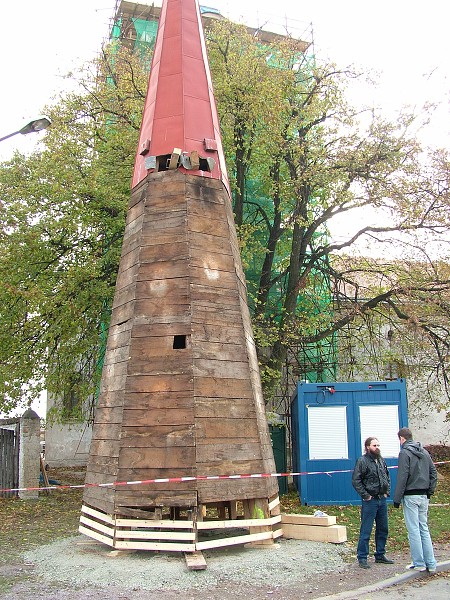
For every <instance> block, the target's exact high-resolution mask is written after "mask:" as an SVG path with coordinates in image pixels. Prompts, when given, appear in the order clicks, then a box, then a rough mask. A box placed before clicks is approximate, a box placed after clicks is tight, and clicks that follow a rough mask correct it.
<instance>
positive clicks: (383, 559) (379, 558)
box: [375, 554, 394, 565]
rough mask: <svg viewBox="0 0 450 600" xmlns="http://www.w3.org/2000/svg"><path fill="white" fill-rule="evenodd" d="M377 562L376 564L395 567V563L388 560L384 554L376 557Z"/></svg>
mask: <svg viewBox="0 0 450 600" xmlns="http://www.w3.org/2000/svg"><path fill="white" fill-rule="evenodd" d="M375 562H376V563H383V564H384V565H393V564H394V561H393V560H390V559H389V558H386V556H385V555H384V554H383V556H375Z"/></svg>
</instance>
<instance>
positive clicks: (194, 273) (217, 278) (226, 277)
mask: <svg viewBox="0 0 450 600" xmlns="http://www.w3.org/2000/svg"><path fill="white" fill-rule="evenodd" d="M189 273H190V276H191V280H192V282H193V283H194V284H203V285H205V284H207V285H210V286H211V287H219V288H224V289H232V290H234V289H236V277H235V275H234V272H231V271H222V270H220V269H216V268H214V267H213V266H212V265H211V263H206V264H205V266H204V267H196V266H194V265H192V266H191V268H190V270H189Z"/></svg>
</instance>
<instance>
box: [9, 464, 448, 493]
mask: <svg viewBox="0 0 450 600" xmlns="http://www.w3.org/2000/svg"><path fill="white" fill-rule="evenodd" d="M434 464H435V465H445V464H450V460H446V461H441V462H436V463H434ZM397 468H398V467H397V465H394V466H390V467H388V469H397ZM352 472H353V469H341V470H336V471H290V472H289V473H251V474H241V475H197V476H185V477H162V478H158V479H141V480H135V481H113V482H110V483H82V484H79V485H51V486H46V487H27V488H8V489H2V488H0V492H32V491H36V490H39V491H46V490H75V489H84V488H111V487H120V486H131V485H147V484H150V483H184V482H188V481H219V480H223V479H264V478H269V477H302V476H305V475H327V476H328V477H332V476H333V475H335V474H338V473H352Z"/></svg>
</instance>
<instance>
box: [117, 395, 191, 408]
mask: <svg viewBox="0 0 450 600" xmlns="http://www.w3.org/2000/svg"><path fill="white" fill-rule="evenodd" d="M123 403H124V406H125V408H127V409H141V410H153V409H155V408H165V409H171V408H176V409H184V408H194V407H195V405H196V403H195V400H194V396H193V394H192V391H191V392H189V391H186V392H184V391H174V392H154V393H153V392H148V393H147V392H145V391H143V392H141V393H136V392H128V391H127V392H125V395H124V398H123Z"/></svg>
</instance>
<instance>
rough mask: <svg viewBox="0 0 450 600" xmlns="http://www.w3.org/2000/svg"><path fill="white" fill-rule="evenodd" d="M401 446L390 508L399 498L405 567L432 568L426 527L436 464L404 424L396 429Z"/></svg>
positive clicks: (433, 564) (420, 569)
mask: <svg viewBox="0 0 450 600" xmlns="http://www.w3.org/2000/svg"><path fill="white" fill-rule="evenodd" d="M397 435H398V439H399V440H400V444H401V446H402V448H401V450H400V454H399V455H398V473H397V484H396V486H395V492H394V507H395V508H398V507H399V506H400V502H402V501H403V514H404V517H405V524H406V529H407V530H408V539H409V548H410V552H411V559H412V563H411V564H410V565H409V566H408V568H409V569H416V570H419V571H428V572H429V573H434V572H435V571H436V559H435V558H434V552H433V543H432V541H431V536H430V532H429V530H428V502H429V498H430V496H431V495H432V494H433V493H434V490H435V489H436V484H437V471H436V467H435V466H434V464H433V461H432V460H431V457H430V455H429V454H428V452H427V451H426V450H425V448H423V447H422V445H421V444H420V442H414V441H413V439H412V433H411V431H410V430H409V429H408V428H407V427H403V428H402V429H400V431H399V432H398V434H397Z"/></svg>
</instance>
